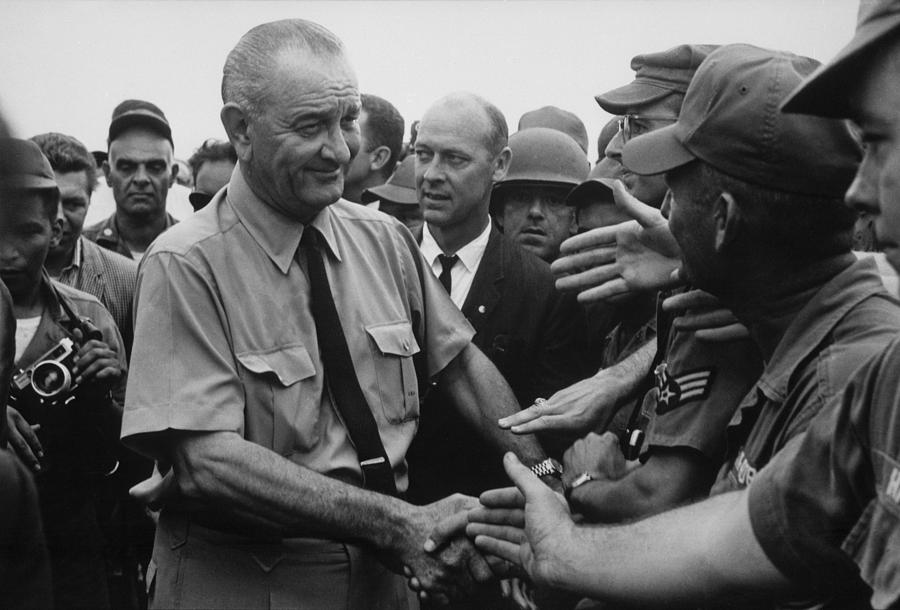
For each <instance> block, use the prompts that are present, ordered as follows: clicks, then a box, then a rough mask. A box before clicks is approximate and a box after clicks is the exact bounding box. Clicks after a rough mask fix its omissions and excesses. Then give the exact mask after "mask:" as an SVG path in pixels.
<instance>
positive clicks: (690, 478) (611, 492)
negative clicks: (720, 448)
mask: <svg viewBox="0 0 900 610" xmlns="http://www.w3.org/2000/svg"><path fill="white" fill-rule="evenodd" d="M714 475H715V469H714V468H713V466H712V464H710V463H709V460H707V459H706V458H705V457H704V456H702V455H701V454H700V453H699V452H697V451H694V450H692V449H689V448H676V449H668V448H667V449H662V448H660V449H658V450H657V451H656V452H655V453H654V454H653V455H652V456H651V458H650V459H649V460H648V461H647V463H645V464H644V465H642V466H639V467H637V468H635V469H633V470H631V471H629V472H628V473H627V474H625V476H623V477H621V478H619V479H600V480H597V481H590V482H588V483H585V484H584V485H582V486H580V487H577V488H576V489H575V490H573V492H572V495H571V497H570V498H569V503H570V505H571V506H572V509H573V510H575V511H577V512H579V513H581V514H582V515H583V516H584V517H585V518H586V519H587V520H588V521H591V522H594V523H621V522H623V521H630V520H633V519H638V518H644V517H648V516H650V515H655V514H656V513H659V512H662V511H664V510H670V509H672V508H675V507H677V506H682V505H683V504H685V503H687V502H690V501H694V500H697V499H701V498H703V497H705V496H707V495H708V493H709V487H710V485H711V484H712V479H713V477H714Z"/></svg>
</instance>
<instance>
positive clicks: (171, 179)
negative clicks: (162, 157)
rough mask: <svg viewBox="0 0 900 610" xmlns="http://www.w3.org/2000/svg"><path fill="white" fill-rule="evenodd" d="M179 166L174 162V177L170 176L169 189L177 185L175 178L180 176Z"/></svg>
mask: <svg viewBox="0 0 900 610" xmlns="http://www.w3.org/2000/svg"><path fill="white" fill-rule="evenodd" d="M178 170H179V166H178V164H177V163H175V162H174V161H173V162H172V175H171V176H169V188H172V185H173V184H175V177H176V176H178Z"/></svg>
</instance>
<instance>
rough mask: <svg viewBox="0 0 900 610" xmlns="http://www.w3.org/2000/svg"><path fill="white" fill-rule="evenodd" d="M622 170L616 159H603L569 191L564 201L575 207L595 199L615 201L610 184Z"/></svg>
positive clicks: (620, 174) (592, 201)
mask: <svg viewBox="0 0 900 610" xmlns="http://www.w3.org/2000/svg"><path fill="white" fill-rule="evenodd" d="M623 170H624V168H623V167H622V164H621V163H619V162H618V161H615V160H613V159H610V158H606V159H603V161H601V162H600V163H598V164H597V165H595V166H594V169H592V170H591V173H590V174H588V177H587V180H585V181H584V182H582V183H581V184H579V185H578V186H576V187H575V188H574V189H572V190H571V191H570V192H569V194H568V196H567V197H566V203H567V204H568V205H571V206H573V207H576V208H577V207H581V206H583V205H587V204H589V203H594V202H596V201H609V202H613V201H615V199H614V198H613V192H612V185H613V182H615V181H616V180H617V179H619V178H620V177H621V176H622V171H623Z"/></svg>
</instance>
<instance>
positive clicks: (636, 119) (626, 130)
mask: <svg viewBox="0 0 900 610" xmlns="http://www.w3.org/2000/svg"><path fill="white" fill-rule="evenodd" d="M677 120H678V117H673V116H658V115H650V114H626V115H624V116H622V118H621V119H619V131H620V132H621V133H622V143H623V144H624V143H625V142H627V141H628V140H630V139H631V138H636V137H638V136H639V135H641V134H645V133H647V132H648V131H652V129H650V128H649V127H648V126H647V125H646V124H644V123H642V121H665V122H667V123H674V122H676V121H677Z"/></svg>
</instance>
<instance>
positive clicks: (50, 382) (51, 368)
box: [31, 360, 72, 398]
mask: <svg viewBox="0 0 900 610" xmlns="http://www.w3.org/2000/svg"><path fill="white" fill-rule="evenodd" d="M71 385H72V374H71V373H69V369H67V368H66V367H65V366H63V365H62V364H60V363H59V362H54V361H53V360H45V361H44V362H41V363H39V364H38V365H36V366H35V367H34V370H33V371H32V373H31V387H33V388H34V391H35V392H36V393H37V394H38V395H39V396H43V397H44V398H54V397H55V396H59V395H60V394H62V393H63V392H65V391H67V390H68V389H69V386H71Z"/></svg>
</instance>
